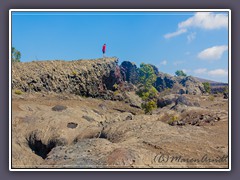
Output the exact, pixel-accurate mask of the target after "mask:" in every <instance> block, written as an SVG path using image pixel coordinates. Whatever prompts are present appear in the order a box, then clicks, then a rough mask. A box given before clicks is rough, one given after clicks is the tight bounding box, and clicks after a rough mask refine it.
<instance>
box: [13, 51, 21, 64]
mask: <svg viewBox="0 0 240 180" xmlns="http://www.w3.org/2000/svg"><path fill="white" fill-rule="evenodd" d="M11 54H12V57H11V58H12V62H20V59H21V52H20V51H18V50H16V48H15V47H12V53H11Z"/></svg>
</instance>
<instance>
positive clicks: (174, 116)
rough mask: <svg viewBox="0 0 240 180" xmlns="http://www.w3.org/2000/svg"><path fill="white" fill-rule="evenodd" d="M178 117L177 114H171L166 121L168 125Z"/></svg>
mask: <svg viewBox="0 0 240 180" xmlns="http://www.w3.org/2000/svg"><path fill="white" fill-rule="evenodd" d="M178 120H179V117H178V116H177V115H172V116H171V117H170V119H169V120H168V121H167V123H168V124H169V125H172V124H173V123H174V122H176V121H178Z"/></svg>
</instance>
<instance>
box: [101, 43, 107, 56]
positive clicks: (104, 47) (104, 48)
mask: <svg viewBox="0 0 240 180" xmlns="http://www.w3.org/2000/svg"><path fill="white" fill-rule="evenodd" d="M102 52H103V57H105V52H106V44H104V45H103V47H102Z"/></svg>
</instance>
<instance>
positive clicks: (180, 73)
mask: <svg viewBox="0 0 240 180" xmlns="http://www.w3.org/2000/svg"><path fill="white" fill-rule="evenodd" d="M175 74H176V76H187V74H186V73H184V72H183V71H182V70H177V71H176V72H175Z"/></svg>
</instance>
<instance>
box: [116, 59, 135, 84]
mask: <svg viewBox="0 0 240 180" xmlns="http://www.w3.org/2000/svg"><path fill="white" fill-rule="evenodd" d="M120 69H121V74H122V76H123V80H124V81H127V82H130V83H132V84H137V83H138V77H139V75H138V68H137V66H136V64H134V63H132V62H129V61H123V62H122V64H121V66H120Z"/></svg>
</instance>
